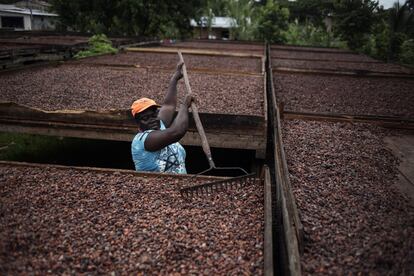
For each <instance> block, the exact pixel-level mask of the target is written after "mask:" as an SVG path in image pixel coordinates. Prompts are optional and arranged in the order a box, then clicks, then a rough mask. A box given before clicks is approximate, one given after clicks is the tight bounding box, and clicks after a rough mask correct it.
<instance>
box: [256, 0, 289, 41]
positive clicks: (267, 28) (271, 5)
mask: <svg viewBox="0 0 414 276" xmlns="http://www.w3.org/2000/svg"><path fill="white" fill-rule="evenodd" d="M288 19H289V10H288V9H287V8H282V7H280V6H279V4H278V3H276V2H273V1H271V0H269V1H268V2H267V4H266V6H264V7H262V8H261V9H260V10H259V17H258V21H257V28H256V32H255V37H256V39H260V40H265V41H267V42H270V43H284V42H285V41H286V37H285V33H284V31H285V30H287V28H288Z"/></svg>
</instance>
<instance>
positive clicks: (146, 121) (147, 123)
mask: <svg viewBox="0 0 414 276" xmlns="http://www.w3.org/2000/svg"><path fill="white" fill-rule="evenodd" d="M138 120H139V127H140V129H141V130H143V131H145V130H149V129H152V130H159V129H160V120H159V119H158V108H157V107H155V106H154V107H150V108H148V109H146V110H144V111H142V112H140V113H139V114H138Z"/></svg>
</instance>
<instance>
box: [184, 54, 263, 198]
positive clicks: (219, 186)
mask: <svg viewBox="0 0 414 276" xmlns="http://www.w3.org/2000/svg"><path fill="white" fill-rule="evenodd" d="M178 56H179V58H180V61H181V62H182V63H183V67H182V71H183V76H184V82H185V87H186V89H187V94H192V90H191V86H190V81H189V79H188V74H187V68H186V66H185V62H184V58H183V55H182V54H181V52H180V51H178ZM191 112H192V114H193V118H194V122H195V124H196V127H197V131H198V133H199V135H200V138H201V146H202V148H203V151H204V154H205V155H206V157H207V161H208V164H209V168H208V169H206V170H204V171H202V172H199V173H197V174H196V175H202V174H205V173H207V172H212V171H214V170H216V171H222V172H223V171H224V172H226V171H227V172H228V173H230V172H233V173H234V172H236V171H238V172H240V173H241V174H240V175H239V176H237V177H231V178H227V179H224V180H219V181H213V182H208V183H204V184H199V185H195V186H191V187H186V188H182V189H180V192H181V195H182V196H184V197H194V196H199V195H207V194H211V193H212V192H214V191H220V190H228V189H232V188H236V187H243V186H245V185H247V184H248V183H251V181H253V182H254V179H255V176H256V174H255V173H251V174H249V173H248V172H247V171H246V170H245V169H243V168H241V167H217V166H216V164H215V163H214V161H213V157H212V155H211V149H210V145H209V143H208V141H207V137H206V133H205V131H204V127H203V125H202V123H201V120H200V116H199V114H198V108H197V105H196V104H195V102H194V101H192V102H191Z"/></svg>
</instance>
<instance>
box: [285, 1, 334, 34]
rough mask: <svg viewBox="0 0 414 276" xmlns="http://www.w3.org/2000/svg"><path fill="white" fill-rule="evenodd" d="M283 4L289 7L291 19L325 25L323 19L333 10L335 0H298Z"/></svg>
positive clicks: (303, 22)
mask: <svg viewBox="0 0 414 276" xmlns="http://www.w3.org/2000/svg"><path fill="white" fill-rule="evenodd" d="M283 5H284V6H286V7H287V8H288V9H289V12H290V19H289V21H291V22H294V21H296V20H297V21H299V23H300V24H305V23H306V24H307V23H311V24H312V25H314V26H321V27H323V26H324V24H323V20H324V19H325V18H326V16H328V14H330V13H332V11H333V5H334V0H296V1H287V2H285V3H284V4H283Z"/></svg>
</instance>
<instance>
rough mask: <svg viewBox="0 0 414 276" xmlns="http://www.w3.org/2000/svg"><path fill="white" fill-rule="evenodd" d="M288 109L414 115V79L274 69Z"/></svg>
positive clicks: (278, 90)
mask: <svg viewBox="0 0 414 276" xmlns="http://www.w3.org/2000/svg"><path fill="white" fill-rule="evenodd" d="M273 76H274V85H275V92H276V95H277V98H278V101H279V102H283V103H284V109H285V110H289V111H296V112H316V113H346V114H359V115H363V114H364V115H385V116H401V117H411V118H412V117H413V116H414V105H413V102H414V93H413V89H414V79H396V78H359V77H348V76H321V75H302V74H278V73H274V74H273Z"/></svg>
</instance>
